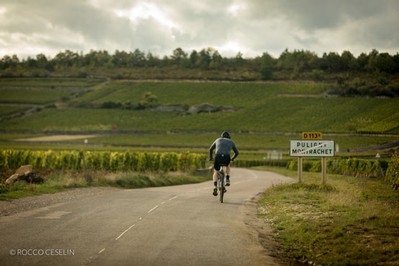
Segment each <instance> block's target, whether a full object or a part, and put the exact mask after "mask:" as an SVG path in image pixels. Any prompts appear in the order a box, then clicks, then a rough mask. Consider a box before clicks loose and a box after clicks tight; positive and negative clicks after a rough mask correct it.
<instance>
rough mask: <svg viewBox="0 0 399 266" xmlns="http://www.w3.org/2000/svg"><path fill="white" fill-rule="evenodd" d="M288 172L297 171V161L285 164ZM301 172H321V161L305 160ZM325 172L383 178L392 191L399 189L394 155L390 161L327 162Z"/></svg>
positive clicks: (398, 169)
mask: <svg viewBox="0 0 399 266" xmlns="http://www.w3.org/2000/svg"><path fill="white" fill-rule="evenodd" d="M287 168H288V169H290V170H297V169H298V161H297V160H291V161H289V162H288V164H287ZM302 170H303V171H307V172H321V160H305V161H304V162H303V164H302ZM327 171H328V172H329V173H332V174H340V175H347V176H355V177H373V178H384V179H385V180H386V181H387V182H388V183H389V184H390V185H391V186H392V187H393V188H394V189H396V190H398V189H399V157H398V154H394V155H393V156H392V158H391V159H374V160H367V159H356V158H349V159H333V160H328V161H327Z"/></svg>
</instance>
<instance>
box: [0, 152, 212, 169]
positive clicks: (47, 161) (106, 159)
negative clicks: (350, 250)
mask: <svg viewBox="0 0 399 266" xmlns="http://www.w3.org/2000/svg"><path fill="white" fill-rule="evenodd" d="M206 158H207V157H206V155H204V154H197V153H176V152H163V153H158V152H151V153H147V152H105V151H51V150H48V151H30V150H23V151H22V150H2V151H0V170H10V169H11V170H13V169H17V168H18V167H20V166H21V165H27V164H29V165H32V166H33V168H34V169H53V170H85V169H93V170H104V171H139V172H143V171H163V172H169V171H178V170H180V171H190V170H194V169H199V168H204V167H205V162H206Z"/></svg>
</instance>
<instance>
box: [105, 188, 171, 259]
mask: <svg viewBox="0 0 399 266" xmlns="http://www.w3.org/2000/svg"><path fill="white" fill-rule="evenodd" d="M177 197H178V196H174V197H172V198H170V199H169V201H171V200H174V199H176V198H177ZM165 203H166V201H163V202H161V204H158V205H156V206H154V207H153V208H152V209H151V210H149V211H148V212H147V214H150V213H151V212H153V211H154V210H156V209H157V208H158V207H159V206H161V205H163V204H165ZM144 217H145V216H144ZM141 220H143V217H140V218H139V219H138V221H141ZM135 225H136V224H132V225H131V226H129V228H128V229H126V230H125V231H123V232H122V234H120V235H119V236H118V237H117V238H115V241H116V240H119V239H120V238H121V237H122V236H123V235H124V234H126V233H127V232H128V231H129V230H130V229H132V228H133V227H134V226H135ZM104 250H105V248H104V249H102V250H100V252H99V253H98V254H100V253H101V252H103V251H104Z"/></svg>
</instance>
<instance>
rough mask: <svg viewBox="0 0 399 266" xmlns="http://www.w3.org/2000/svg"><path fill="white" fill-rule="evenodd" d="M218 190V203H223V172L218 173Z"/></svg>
mask: <svg viewBox="0 0 399 266" xmlns="http://www.w3.org/2000/svg"><path fill="white" fill-rule="evenodd" d="M219 190H220V191H219V192H220V194H219V195H220V203H223V196H224V174H223V173H220V174H219Z"/></svg>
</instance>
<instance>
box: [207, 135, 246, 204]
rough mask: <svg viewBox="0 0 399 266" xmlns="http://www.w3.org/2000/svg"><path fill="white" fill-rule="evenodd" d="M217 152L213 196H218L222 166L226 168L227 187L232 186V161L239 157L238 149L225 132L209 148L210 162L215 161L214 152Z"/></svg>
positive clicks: (214, 166)
mask: <svg viewBox="0 0 399 266" xmlns="http://www.w3.org/2000/svg"><path fill="white" fill-rule="evenodd" d="M215 149H216V151H215V154H216V155H215V161H214V165H213V168H214V170H213V184H214V188H213V195H214V196H217V195H218V192H217V179H218V171H219V170H220V167H221V165H225V166H226V186H230V161H234V159H235V158H236V157H237V156H238V153H239V152H238V149H237V147H236V144H235V143H234V141H232V140H231V137H230V133H229V132H227V131H224V132H223V133H222V135H221V137H220V138H218V139H216V140H215V141H214V142H213V144H212V145H211V147H210V148H209V156H210V161H212V160H213V151H214V150H215ZM231 150H233V151H234V156H233V157H232V158H230V152H231Z"/></svg>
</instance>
